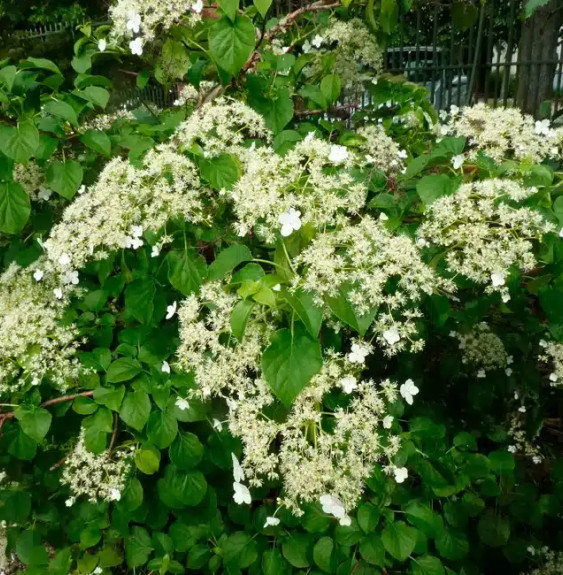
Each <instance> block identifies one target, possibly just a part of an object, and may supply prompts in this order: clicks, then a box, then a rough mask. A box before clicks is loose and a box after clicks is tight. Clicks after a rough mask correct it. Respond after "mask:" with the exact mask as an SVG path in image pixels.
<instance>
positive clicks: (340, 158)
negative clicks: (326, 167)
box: [328, 144, 348, 164]
mask: <svg viewBox="0 0 563 575" xmlns="http://www.w3.org/2000/svg"><path fill="white" fill-rule="evenodd" d="M347 158H348V149H347V148H346V146H339V145H338V144H333V145H332V146H331V147H330V153H329V155H328V159H329V161H330V162H332V163H334V164H341V163H342V162H344V161H346V159H347Z"/></svg>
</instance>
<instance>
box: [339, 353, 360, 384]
mask: <svg viewBox="0 0 563 575" xmlns="http://www.w3.org/2000/svg"><path fill="white" fill-rule="evenodd" d="M350 355H351V354H350ZM357 386H358V380H357V379H356V378H355V377H354V376H352V375H350V376H349V377H343V378H342V379H341V380H340V387H341V388H342V391H344V393H352V392H353V391H354V390H355V389H356V387H357Z"/></svg>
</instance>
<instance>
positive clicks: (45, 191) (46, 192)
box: [37, 188, 53, 202]
mask: <svg viewBox="0 0 563 575" xmlns="http://www.w3.org/2000/svg"><path fill="white" fill-rule="evenodd" d="M52 194H53V192H52V191H51V190H50V189H49V188H41V189H40V190H39V192H38V194H37V197H38V198H39V199H40V200H43V201H44V202H47V201H48V200H49V198H50V197H51V195H52Z"/></svg>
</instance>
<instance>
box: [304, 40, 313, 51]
mask: <svg viewBox="0 0 563 575" xmlns="http://www.w3.org/2000/svg"><path fill="white" fill-rule="evenodd" d="M311 48H312V46H311V43H310V42H309V40H305V42H303V54H308V53H309V52H310V51H311Z"/></svg>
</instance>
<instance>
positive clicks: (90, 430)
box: [82, 407, 113, 453]
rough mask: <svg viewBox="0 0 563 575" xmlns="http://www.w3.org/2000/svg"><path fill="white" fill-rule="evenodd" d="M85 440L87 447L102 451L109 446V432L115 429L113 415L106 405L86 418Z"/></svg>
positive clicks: (84, 422) (84, 423)
mask: <svg viewBox="0 0 563 575" xmlns="http://www.w3.org/2000/svg"><path fill="white" fill-rule="evenodd" d="M82 426H83V427H84V442H85V444H86V449H88V450H89V451H92V452H93V453H102V452H103V451H104V450H105V449H106V446H107V436H108V433H111V432H112V431H113V417H112V415H111V411H110V410H109V409H107V408H106V407H100V408H99V409H98V411H96V413H94V415H90V416H89V417H86V418H84V420H83V423H82Z"/></svg>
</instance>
